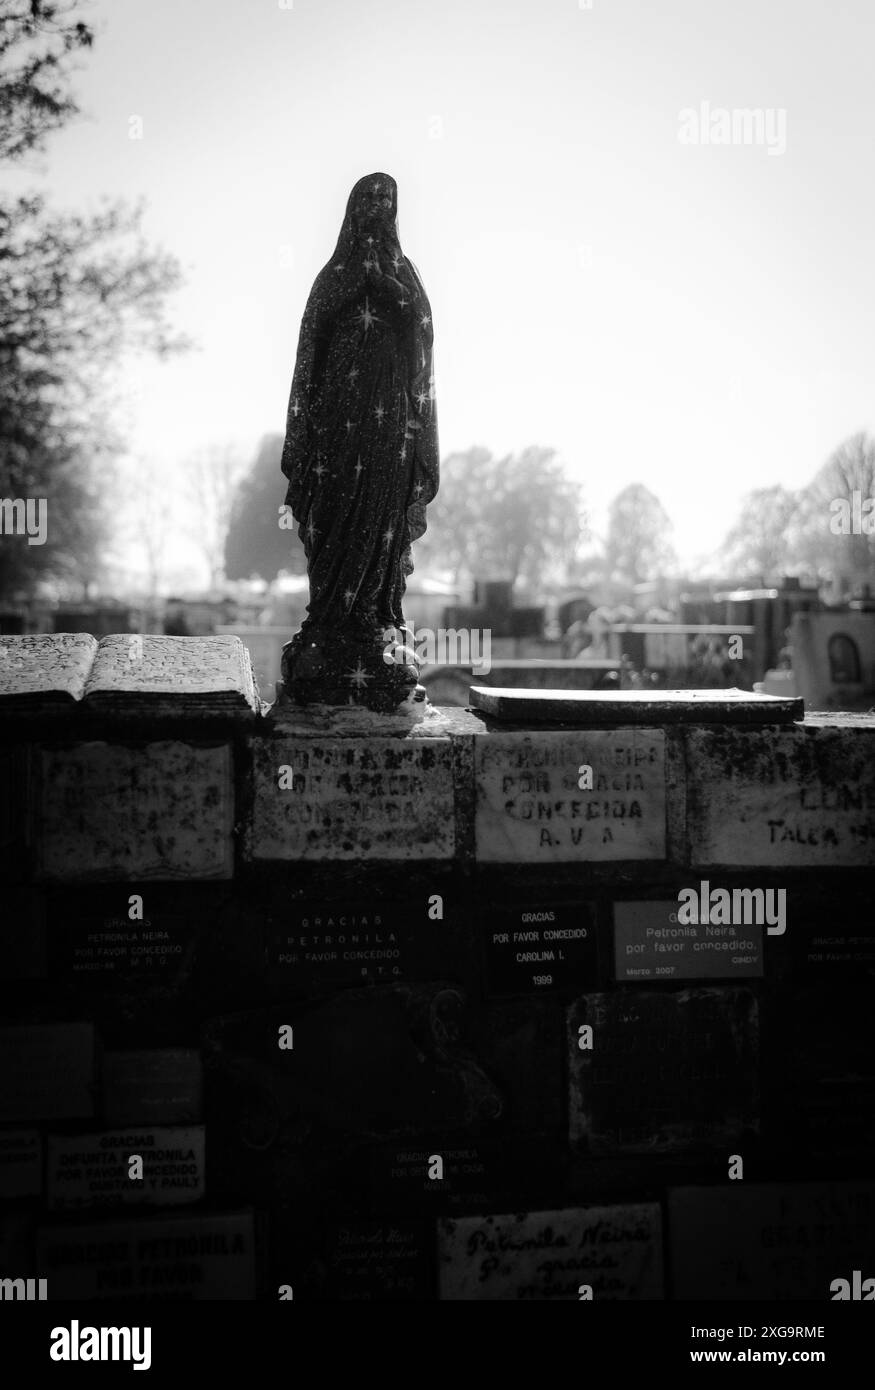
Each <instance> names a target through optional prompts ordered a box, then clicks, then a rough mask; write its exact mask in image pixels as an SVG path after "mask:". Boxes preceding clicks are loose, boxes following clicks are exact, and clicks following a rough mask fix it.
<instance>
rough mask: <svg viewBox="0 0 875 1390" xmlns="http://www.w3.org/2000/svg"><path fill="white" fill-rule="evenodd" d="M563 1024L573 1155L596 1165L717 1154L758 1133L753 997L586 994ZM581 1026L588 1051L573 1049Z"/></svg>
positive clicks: (703, 992) (698, 992) (731, 993)
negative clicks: (599, 1159) (607, 1160)
mask: <svg viewBox="0 0 875 1390" xmlns="http://www.w3.org/2000/svg"><path fill="white" fill-rule="evenodd" d="M567 1018H568V1050H569V1129H570V1137H571V1143H572V1145H573V1146H575V1147H583V1146H588V1148H589V1152H590V1153H591V1154H594V1155H600V1154H616V1153H649V1154H653V1153H674V1152H683V1151H684V1150H687V1149H714V1148H716V1149H721V1148H723V1147H725V1145H726V1144H727V1143H731V1142H736V1141H738V1140H739V1139H740V1138H741V1136H742V1134H743V1133H744V1131H751V1132H753V1131H755V1130H756V1128H757V1127H758V1124H759V1091H758V1056H759V1045H758V1044H759V1029H758V1021H759V1011H758V1007H757V1000H756V997H755V996H754V994H753V993H752V991H751V990H748V989H690V990H684V991H683V992H682V993H679V994H661V993H656V992H652V991H651V992H648V993H641V994H634V995H630V994H629V993H628V992H627V991H622V992H618V993H615V994H590V995H584V996H583V998H581V999H579V1000H577V1001H576V1002H575V1003H574V1004H573V1005H572V1006H571V1008H570V1009H569V1011H568V1016H567ZM583 1025H590V1026H591V1027H592V1030H593V1038H592V1047H591V1048H590V1049H581V1047H580V1042H581V1041H583V1040H584V1037H585V1035H584V1037H582V1036H581V1034H580V1028H581V1026H583Z"/></svg>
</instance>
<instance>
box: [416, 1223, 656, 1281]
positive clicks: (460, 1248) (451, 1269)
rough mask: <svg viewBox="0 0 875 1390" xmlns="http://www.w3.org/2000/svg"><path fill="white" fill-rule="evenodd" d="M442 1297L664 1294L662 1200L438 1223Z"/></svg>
mask: <svg viewBox="0 0 875 1390" xmlns="http://www.w3.org/2000/svg"><path fill="white" fill-rule="evenodd" d="M438 1239H439V1246H440V1292H441V1298H442V1299H465V1300H490V1299H502V1300H504V1299H509V1300H513V1299H515V1300H525V1301H530V1300H539V1301H540V1300H563V1299H564V1300H568V1299H570V1300H573V1301H575V1302H576V1301H578V1299H579V1298H580V1286H581V1285H582V1284H588V1285H589V1286H590V1288H591V1290H592V1297H593V1299H594V1300H599V1301H601V1300H604V1299H622V1300H628V1299H642V1298H645V1299H646V1298H662V1297H663V1281H662V1229H661V1218H660V1209H659V1206H658V1204H657V1203H655V1202H648V1203H638V1204H635V1205H632V1206H610V1207H585V1208H579V1209H573V1208H571V1209H566V1210H562V1211H535V1212H525V1213H523V1214H522V1215H520V1214H508V1215H501V1216H465V1217H462V1218H461V1219H460V1220H442V1221H441V1222H440V1223H439V1229H438Z"/></svg>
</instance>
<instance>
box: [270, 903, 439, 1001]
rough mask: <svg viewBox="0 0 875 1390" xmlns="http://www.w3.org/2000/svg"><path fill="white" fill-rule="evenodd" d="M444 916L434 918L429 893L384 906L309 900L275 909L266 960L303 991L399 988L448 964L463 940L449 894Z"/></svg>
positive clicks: (380, 904) (272, 914)
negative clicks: (339, 987)
mask: <svg viewBox="0 0 875 1390" xmlns="http://www.w3.org/2000/svg"><path fill="white" fill-rule="evenodd" d="M440 896H441V905H440V912H441V916H440V917H429V915H428V906H427V904H428V901H429V894H428V893H426V892H425V891H418V892H417V893H416V894H415V899H416V907H415V909H414V908H413V907H412V906H411V903H410V902H409V901H408V902H406V903H404V902H397V901H390V902H387V903H380V902H379V901H377V900H371V901H368V900H367V899H366V898H364V896H363V898H362V899H359V900H358V901H356V902H352V901H345V902H336V903H332V902H326V901H325V899H324V898H323V899H321V900H318V899H308V900H307V901H298V902H293V903H291V904H289V905H288V906H277V905H276V904H275V903H274V904H273V905H272V907H271V911H270V914H269V918H268V922H267V925H266V928H265V957H266V963H267V966H268V968H269V969H270V970H271V971H272V972H274V975H275V977H277V976H278V977H281V978H282V979H283V980H284V981H288V983H289V984H293V985H294V986H295V987H296V988H299V989H318V988H320V987H322V986H329V987H332V986H336V985H370V984H394V983H396V982H397V981H399V980H405V979H422V978H424V977H426V976H427V975H429V974H432V973H434V966H435V965H436V964H437V962H438V961H442V962H443V963H444V965H446V960H447V954H448V948H449V952H450V953H452V949H453V942H454V941H455V936H456V926H455V923H454V920H453V919H454V914H453V911H452V908H451V907H450V904H449V903H448V901H447V898H446V896H445V895H444V894H441V895H440Z"/></svg>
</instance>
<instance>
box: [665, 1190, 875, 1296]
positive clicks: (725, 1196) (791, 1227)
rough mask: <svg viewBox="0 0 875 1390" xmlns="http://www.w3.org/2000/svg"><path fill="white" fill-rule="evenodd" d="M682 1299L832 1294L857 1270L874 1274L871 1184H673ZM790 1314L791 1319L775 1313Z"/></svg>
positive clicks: (677, 1292)
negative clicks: (834, 1285) (836, 1285)
mask: <svg viewBox="0 0 875 1390" xmlns="http://www.w3.org/2000/svg"><path fill="white" fill-rule="evenodd" d="M668 1229H669V1233H670V1244H671V1267H672V1274H673V1280H674V1296H675V1298H677V1299H686V1298H695V1299H716V1300H719V1301H720V1302H723V1301H724V1300H730V1299H762V1300H764V1301H766V1300H767V1301H769V1302H771V1301H773V1300H778V1299H811V1300H812V1301H814V1302H816V1303H824V1302H826V1301H829V1300H831V1299H832V1298H833V1293H832V1292H831V1290H830V1285H831V1283H832V1282H833V1280H835V1279H847V1280H848V1282H849V1283H850V1281H851V1279H852V1277H853V1272H854V1270H855V1269H857V1270H861V1271H862V1272H863V1278H867V1277H870V1276H871V1277H875V1260H873V1254H872V1252H873V1250H875V1186H873V1185H872V1184H871V1183H865V1182H850V1181H849V1182H834V1183H833V1182H824V1183H763V1184H756V1185H753V1186H751V1185H749V1184H748V1183H740V1182H736V1183H728V1184H726V1185H723V1186H720V1187H679V1188H675V1189H674V1190H673V1191H671V1192H669V1199H668ZM774 1321H775V1322H778V1321H782V1322H785V1323H786V1322H789V1321H790V1319H789V1318H781V1319H779V1318H777V1317H776V1318H774Z"/></svg>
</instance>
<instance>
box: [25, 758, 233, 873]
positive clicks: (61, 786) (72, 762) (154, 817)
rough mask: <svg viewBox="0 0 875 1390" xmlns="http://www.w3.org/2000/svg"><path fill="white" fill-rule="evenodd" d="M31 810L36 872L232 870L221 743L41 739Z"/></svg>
mask: <svg viewBox="0 0 875 1390" xmlns="http://www.w3.org/2000/svg"><path fill="white" fill-rule="evenodd" d="M39 809H40V816H39V821H40V846H39V871H40V875H41V877H43V878H46V879H64V880H67V881H71V880H79V879H104V880H105V879H128V880H130V879H138V878H165V879H166V878H171V879H172V878H194V879H202V878H230V877H231V873H232V869H233V849H232V840H231V831H232V826H233V824H234V800H233V787H232V765H231V750H230V747H229V746H228V745H226V744H220V745H217V746H202V747H195V746H193V745H191V744H188V743H181V742H178V741H173V740H166V741H162V742H157V743H149V744H146V745H145V746H128V745H125V744H110V743H98V742H94V743H82V744H79V745H78V746H76V747H75V748H44V749H43V750H42V757H41V766H40V788H39Z"/></svg>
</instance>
